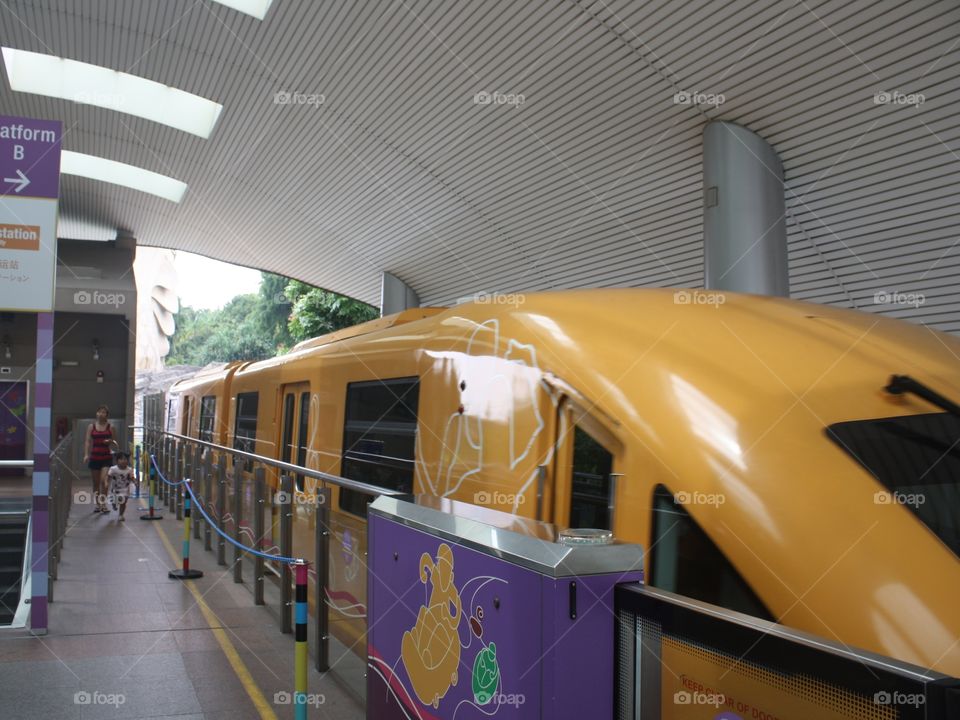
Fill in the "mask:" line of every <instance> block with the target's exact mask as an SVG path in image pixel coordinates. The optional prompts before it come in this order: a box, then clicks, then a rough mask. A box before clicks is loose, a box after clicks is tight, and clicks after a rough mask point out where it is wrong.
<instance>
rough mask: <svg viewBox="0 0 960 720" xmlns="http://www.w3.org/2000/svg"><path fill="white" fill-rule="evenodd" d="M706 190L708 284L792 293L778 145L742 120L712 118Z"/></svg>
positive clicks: (705, 144) (706, 140) (738, 289)
mask: <svg viewBox="0 0 960 720" xmlns="http://www.w3.org/2000/svg"><path fill="white" fill-rule="evenodd" d="M703 192H704V198H703V200H704V203H703V240H704V265H705V273H704V274H705V278H704V280H705V284H706V287H707V288H708V289H710V290H730V291H734V292H747V293H756V294H760V295H780V296H783V297H786V296H788V295H789V294H790V275H789V268H788V265H787V226H786V220H785V218H786V206H785V202H784V191H783V164H782V163H781V162H780V158H779V156H778V155H777V153H776V151H775V150H774V149H773V148H772V147H771V146H770V145H769V143H767V141H766V140H764V139H763V138H762V137H760V136H759V135H757V134H756V133H754V132H752V131H750V130H747V129H746V128H744V127H741V126H740V125H736V124H734V123H728V122H719V121H718V122H711V123H709V124H708V125H707V127H706V129H705V130H704V131H703Z"/></svg>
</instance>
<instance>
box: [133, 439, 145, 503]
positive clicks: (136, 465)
mask: <svg viewBox="0 0 960 720" xmlns="http://www.w3.org/2000/svg"><path fill="white" fill-rule="evenodd" d="M142 474H143V473H141V472H140V446H139V445H136V446H135V447H134V448H133V479H134V480H136V482H137V500H139V499H140V477H141V476H142Z"/></svg>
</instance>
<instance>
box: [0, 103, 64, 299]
mask: <svg viewBox="0 0 960 720" xmlns="http://www.w3.org/2000/svg"><path fill="white" fill-rule="evenodd" d="M62 136H63V124H62V123H61V122H60V121H59V120H38V119H35V118H21V117H11V116H9V115H0V310H21V311H24V310H25V311H34V312H50V311H52V310H53V291H54V285H55V282H56V274H57V201H58V199H59V196H60V143H61V139H62Z"/></svg>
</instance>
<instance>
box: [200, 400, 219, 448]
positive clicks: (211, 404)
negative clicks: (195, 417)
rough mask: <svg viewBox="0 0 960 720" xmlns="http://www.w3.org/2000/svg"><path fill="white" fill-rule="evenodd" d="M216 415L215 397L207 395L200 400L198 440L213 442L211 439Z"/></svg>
mask: <svg viewBox="0 0 960 720" xmlns="http://www.w3.org/2000/svg"><path fill="white" fill-rule="evenodd" d="M216 415H217V397H216V395H207V396H206V397H203V398H200V436H199V437H200V439H201V440H205V441H207V442H210V443H212V442H215V441H214V439H213V429H214V423H215V421H216Z"/></svg>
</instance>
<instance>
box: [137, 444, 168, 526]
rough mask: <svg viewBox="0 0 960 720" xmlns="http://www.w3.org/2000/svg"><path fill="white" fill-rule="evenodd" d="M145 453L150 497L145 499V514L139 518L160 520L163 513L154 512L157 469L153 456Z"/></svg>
mask: <svg viewBox="0 0 960 720" xmlns="http://www.w3.org/2000/svg"><path fill="white" fill-rule="evenodd" d="M144 455H146V464H147V468H148V472H147V475H148V476H149V478H150V498H149V499H148V500H147V514H146V515H141V516H140V519H141V520H162V519H163V515H159V514H157V513H156V512H154V505H155V504H156V501H155V499H154V496H155V495H156V494H157V469H156V468H155V467H154V465H153V458H152V457H151V456H150V454H149V453H144Z"/></svg>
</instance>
